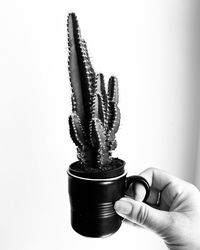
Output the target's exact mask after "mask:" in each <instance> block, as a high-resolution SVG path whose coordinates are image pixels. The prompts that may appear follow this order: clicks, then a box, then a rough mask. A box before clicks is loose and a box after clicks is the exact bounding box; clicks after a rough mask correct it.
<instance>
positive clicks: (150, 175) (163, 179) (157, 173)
mask: <svg viewBox="0 0 200 250" xmlns="http://www.w3.org/2000/svg"><path fill="white" fill-rule="evenodd" d="M140 176H142V177H144V178H145V179H146V180H147V181H148V183H149V185H150V186H151V187H153V188H155V189H157V190H159V191H162V190H163V189H165V188H166V187H167V185H169V184H171V183H172V182H177V180H176V178H175V177H174V176H172V175H170V174H169V173H167V172H165V171H164V170H160V169H157V168H147V169H146V170H144V171H143V172H141V173H140Z"/></svg>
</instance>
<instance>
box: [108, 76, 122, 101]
mask: <svg viewBox="0 0 200 250" xmlns="http://www.w3.org/2000/svg"><path fill="white" fill-rule="evenodd" d="M108 100H109V101H112V102H115V103H116V104H118V102H119V87H118V80H117V78H116V77H115V76H111V77H110V79H109V81H108Z"/></svg>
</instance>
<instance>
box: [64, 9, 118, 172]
mask: <svg viewBox="0 0 200 250" xmlns="http://www.w3.org/2000/svg"><path fill="white" fill-rule="evenodd" d="M67 28H68V48H69V57H68V71H69V79H70V83H71V89H72V97H71V101H72V114H71V115H70V116H69V129H70V135H71V138H72V140H73V142H74V143H75V145H76V146H77V157H78V159H79V161H80V163H81V164H82V165H83V166H84V167H85V168H87V167H90V168H99V169H103V168H105V166H108V165H109V164H110V163H111V162H112V154H111V153H112V150H114V149H115V148H116V146H117V142H116V139H115V134H116V132H117V131H118V129H119V125H120V110H119V108H118V99H119V94H118V81H117V78H116V77H115V76H111V77H110V79H109V81H108V89H107V90H106V87H105V82H104V75H103V74H102V73H98V74H96V73H95V71H94V69H93V67H92V64H91V61H90V58H89V55H88V50H87V45H86V42H85V41H84V40H83V38H82V37H81V32H80V28H79V24H78V20H77V17H76V15H75V13H69V15H68V20H67Z"/></svg>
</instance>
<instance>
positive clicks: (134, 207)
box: [115, 168, 200, 250]
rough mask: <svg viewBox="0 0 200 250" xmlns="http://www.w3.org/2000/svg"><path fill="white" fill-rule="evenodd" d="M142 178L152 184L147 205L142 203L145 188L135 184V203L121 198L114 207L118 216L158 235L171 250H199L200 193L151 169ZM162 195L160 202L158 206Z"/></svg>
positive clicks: (132, 200)
mask: <svg viewBox="0 0 200 250" xmlns="http://www.w3.org/2000/svg"><path fill="white" fill-rule="evenodd" d="M140 175H141V176H143V177H144V178H145V179H146V180H147V181H148V182H149V184H150V195H149V197H148V199H147V201H146V204H145V203H144V202H142V200H143V199H144V196H145V189H144V187H143V186H142V185H141V184H135V185H134V187H133V190H134V194H132V196H133V198H134V199H132V198H130V197H127V196H126V197H123V198H121V199H120V200H119V201H117V202H116V203H115V210H116V212H117V213H118V214H119V215H120V216H123V217H124V218H126V219H128V220H130V221H132V222H133V223H137V224H139V225H142V226H145V227H147V228H149V229H152V230H153V231H155V232H156V233H157V234H159V235H160V236H161V237H162V238H163V240H164V241H165V243H166V245H167V246H168V248H169V249H171V250H179V249H180V250H199V249H200V192H199V190H198V189H197V188H196V187H195V186H194V185H192V184H191V183H189V182H186V181H183V180H181V179H178V178H176V177H174V176H171V175H170V174H168V173H166V172H164V171H161V170H159V169H155V168H149V169H147V170H145V171H144V172H142V173H141V174H140ZM128 193H129V194H130V190H129V192H128ZM132 193H133V192H132ZM159 193H160V202H159V204H157V205H156V202H157V199H158V197H159Z"/></svg>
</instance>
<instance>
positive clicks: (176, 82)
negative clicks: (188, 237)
mask: <svg viewBox="0 0 200 250" xmlns="http://www.w3.org/2000/svg"><path fill="white" fill-rule="evenodd" d="M199 7H200V2H199V1H195V0H188V1H186V0H168V1H164V0H155V1H154V0H138V1H137V0H132V1H120V2H117V1H87V0H84V1H75V0H71V1H67V0H65V1H59V0H58V1H51V0H40V1H39V0H35V1H25V0H18V1H14V0H10V1H9V0H8V1H4V2H3V1H2V2H1V3H0V69H1V74H0V249H1V250H45V249H48V250H55V249H59V250H64V249H65V250H66V249H82V250H85V249H87V250H90V249H94V248H95V249H97V250H98V249H101V250H102V249H110V248H111V247H112V249H122V248H127V249H137V250H140V249H141V250H142V249H149V250H150V249H154V250H162V249H163V250H164V249H166V247H165V245H164V243H163V242H162V240H161V239H160V238H159V237H158V236H157V235H155V234H154V233H152V232H150V231H148V230H144V229H141V228H138V227H135V226H132V225H129V224H123V225H122V227H121V229H120V230H119V231H118V232H117V233H116V234H114V235H113V236H111V237H109V238H106V239H88V238H84V237H82V236H80V235H78V234H76V233H75V232H74V231H73V230H72V229H71V226H70V208H69V200H68V193H67V174H66V170H67V168H68V166H69V164H71V163H72V162H73V161H75V160H76V150H75V145H74V144H73V143H72V141H71V138H70V136H69V131H68V116H69V114H70V112H71V103H70V95H71V92H70V91H71V90H70V86H69V80H68V72H67V29H66V20H67V14H68V13H69V12H70V11H74V12H76V14H77V16H78V19H79V23H80V26H81V30H82V35H83V37H84V38H85V39H86V41H87V43H88V48H89V52H90V55H91V58H92V62H93V66H94V68H95V70H96V72H103V73H104V74H105V79H106V80H108V77H109V76H110V75H112V74H114V75H116V76H117V77H118V79H119V88H120V103H119V107H120V109H121V114H122V118H121V126H120V130H119V132H118V134H117V141H118V148H117V149H116V150H115V152H114V153H113V156H115V157H119V158H122V159H123V160H125V161H126V170H127V171H128V173H129V174H138V173H139V172H141V171H142V170H144V169H145V168H147V167H151V166H154V167H157V168H161V169H165V170H167V171H169V172H171V173H172V174H174V175H176V176H178V177H180V178H184V179H185V180H188V181H191V182H194V180H195V178H196V183H198V182H199V178H198V176H197V174H196V173H197V172H195V171H196V168H197V149H198V147H197V144H198V121H199V86H198V85H199V74H198V72H199V48H198V45H199V31H200V27H199V26H200V24H199ZM199 174H200V171H199Z"/></svg>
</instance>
